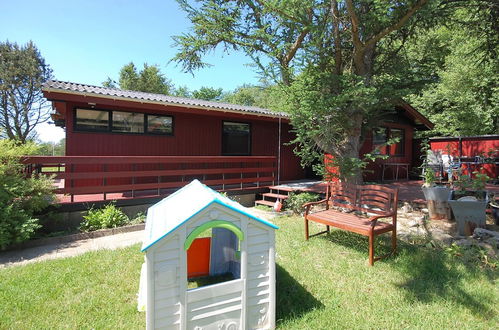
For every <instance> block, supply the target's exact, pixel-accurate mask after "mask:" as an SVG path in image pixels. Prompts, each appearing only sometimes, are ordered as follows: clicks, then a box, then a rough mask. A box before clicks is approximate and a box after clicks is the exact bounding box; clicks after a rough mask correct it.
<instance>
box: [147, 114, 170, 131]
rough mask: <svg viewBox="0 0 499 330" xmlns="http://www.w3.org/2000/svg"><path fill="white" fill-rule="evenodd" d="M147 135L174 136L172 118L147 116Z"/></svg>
mask: <svg viewBox="0 0 499 330" xmlns="http://www.w3.org/2000/svg"><path fill="white" fill-rule="evenodd" d="M147 133H153V134H173V119H172V117H170V116H156V115H147Z"/></svg>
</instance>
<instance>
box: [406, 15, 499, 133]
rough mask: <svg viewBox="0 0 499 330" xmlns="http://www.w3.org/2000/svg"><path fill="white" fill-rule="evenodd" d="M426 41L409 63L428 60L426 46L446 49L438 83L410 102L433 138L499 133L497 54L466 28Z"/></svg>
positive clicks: (451, 27)
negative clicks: (432, 126)
mask: <svg viewBox="0 0 499 330" xmlns="http://www.w3.org/2000/svg"><path fill="white" fill-rule="evenodd" d="M454 15H455V16H457V17H458V19H459V21H460V22H468V21H469V20H470V19H472V18H473V17H472V16H471V15H470V13H469V12H468V11H464V10H459V11H458V12H456V13H455V14H454ZM421 39H423V40H418V41H417V42H416V43H415V45H414V46H415V49H410V50H409V52H408V53H407V57H408V59H409V60H410V61H416V62H417V61H418V59H419V58H421V57H422V56H425V57H427V56H428V51H427V49H426V48H427V47H425V45H426V44H427V43H429V44H431V45H435V44H439V45H442V46H441V47H439V48H441V49H442V51H441V54H442V56H441V59H440V60H439V62H440V63H438V65H435V66H434V68H433V76H434V77H435V78H434V79H433V80H429V81H428V83H427V84H426V85H425V86H424V87H423V88H422V89H421V90H420V91H419V92H417V93H414V94H413V95H410V96H409V99H410V101H411V103H412V104H413V105H415V106H416V107H418V109H420V110H421V111H422V112H423V113H424V114H426V115H427V116H428V117H429V118H430V120H432V121H433V122H434V123H435V129H434V130H433V132H431V134H432V135H443V136H466V135H482V134H497V133H499V89H498V88H497V77H498V76H499V65H498V62H497V59H496V58H494V57H491V56H489V55H488V54H487V53H489V52H490V51H491V50H492V49H489V48H488V46H487V47H484V45H489V42H488V41H486V40H485V39H486V36H484V35H478V34H470V33H469V30H468V29H465V28H463V25H462V24H461V23H453V22H451V23H449V22H447V23H446V24H445V25H442V26H440V27H439V28H438V29H435V30H434V31H431V33H427V34H426V35H425V36H424V38H421ZM421 43H424V45H421ZM436 64H437V63H436Z"/></svg>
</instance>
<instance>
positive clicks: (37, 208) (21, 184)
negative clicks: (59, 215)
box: [0, 139, 55, 250]
mask: <svg viewBox="0 0 499 330" xmlns="http://www.w3.org/2000/svg"><path fill="white" fill-rule="evenodd" d="M36 151H37V147H36V145H35V144H33V143H26V144H18V143H17V142H15V141H11V140H5V139H0V206H1V207H0V250H3V249H5V248H6V247H7V246H8V245H11V244H14V243H20V242H23V241H25V240H28V239H30V238H31V237H33V235H34V234H35V232H36V230H37V229H38V228H40V224H39V219H38V217H37V216H36V214H37V213H39V212H41V211H42V210H43V209H45V208H46V207H48V206H49V205H50V204H51V203H52V202H53V201H54V199H55V195H54V193H53V190H54V185H53V182H52V179H51V178H49V177H45V176H36V175H33V176H32V177H30V178H25V177H24V175H23V172H22V169H23V164H22V163H21V162H20V159H21V156H23V155H30V154H34V153H36Z"/></svg>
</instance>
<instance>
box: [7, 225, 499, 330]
mask: <svg viewBox="0 0 499 330" xmlns="http://www.w3.org/2000/svg"><path fill="white" fill-rule="evenodd" d="M275 222H276V223H277V225H279V226H280V227H281V229H279V230H278V231H277V244H278V245H277V258H276V260H277V292H278V296H277V324H278V327H279V328H281V329H332V328H401V327H403V328H407V327H409V328H447V329H448V328H460V329H470V328H480V329H492V328H496V327H497V324H499V316H498V313H499V312H498V311H499V308H498V306H499V283H498V282H499V281H498V275H499V271H498V270H497V269H493V268H491V267H486V266H483V264H481V263H478V262H475V263H474V262H469V261H464V260H463V259H462V258H460V257H455V256H452V255H451V254H450V253H448V252H445V251H442V250H437V249H433V248H426V247H423V246H412V245H408V244H401V247H400V252H399V254H398V255H397V256H396V257H394V258H390V259H386V260H384V261H380V262H377V263H376V264H375V266H374V267H368V266H367V241H366V240H365V239H364V238H363V237H359V236H356V235H353V234H349V233H345V232H340V231H333V232H332V233H331V235H329V236H322V237H316V238H312V239H311V240H310V241H309V242H305V241H304V239H303V230H302V219H301V218H298V217H284V218H279V219H276V221H275ZM382 243H384V242H382ZM382 245H383V246H382V247H381V251H383V249H385V251H386V250H388V248H384V244H382ZM142 262H143V255H142V253H140V251H139V247H138V246H137V245H136V246H133V247H130V248H126V249H121V250H117V251H99V252H93V253H87V254H85V255H82V256H79V257H75V258H69V259H61V260H53V261H46V262H42V263H37V264H30V265H26V266H21V267H13V268H8V269H3V270H0V328H2V329H3V328H7V329H9V328H15V329H18V328H23V329H24V328H44V329H46V328H72V329H73V328H96V329H102V328H126V329H132V328H143V327H144V326H145V314H144V313H139V312H137V311H136V293H137V291H138V281H139V273H140V266H141V263H142Z"/></svg>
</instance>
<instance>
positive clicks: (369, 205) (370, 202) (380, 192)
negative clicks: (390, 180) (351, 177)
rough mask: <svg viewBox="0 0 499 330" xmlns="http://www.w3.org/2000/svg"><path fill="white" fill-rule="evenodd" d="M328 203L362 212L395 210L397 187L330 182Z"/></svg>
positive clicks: (383, 212)
mask: <svg viewBox="0 0 499 330" xmlns="http://www.w3.org/2000/svg"><path fill="white" fill-rule="evenodd" d="M326 194H327V198H328V199H329V204H330V205H333V206H336V207H342V208H347V209H352V210H355V211H360V212H364V213H374V214H380V215H381V214H387V213H393V212H396V211H397V202H398V189H396V188H395V189H394V188H390V187H386V186H382V185H349V184H341V183H330V184H329V185H328V190H327V192H326Z"/></svg>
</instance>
